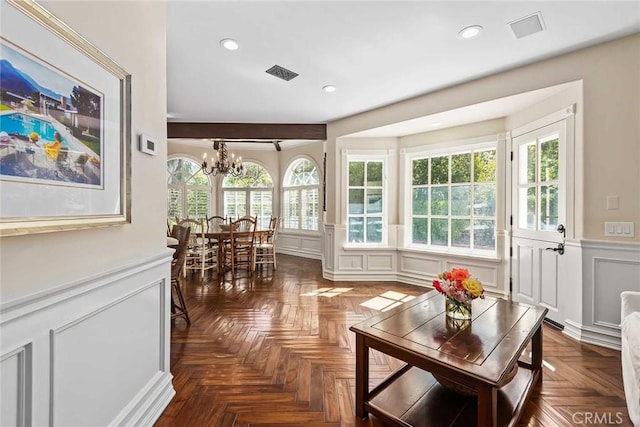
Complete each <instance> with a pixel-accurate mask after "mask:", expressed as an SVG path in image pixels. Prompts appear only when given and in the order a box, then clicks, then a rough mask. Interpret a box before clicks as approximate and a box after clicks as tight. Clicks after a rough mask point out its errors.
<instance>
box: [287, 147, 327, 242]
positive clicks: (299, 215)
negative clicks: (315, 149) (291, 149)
mask: <svg viewBox="0 0 640 427" xmlns="http://www.w3.org/2000/svg"><path fill="white" fill-rule="evenodd" d="M319 185H320V178H319V174H318V169H317V168H316V167H315V165H314V164H313V162H311V161H309V160H308V159H298V160H295V161H294V162H292V163H291V164H290V165H289V167H288V168H287V172H286V173H285V175H284V182H283V187H284V200H283V206H282V212H283V226H284V228H289V229H300V230H314V231H315V230H318V218H319V215H320V212H319V208H320V207H319V197H318V195H319V190H318V187H319Z"/></svg>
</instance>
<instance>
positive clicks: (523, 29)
mask: <svg viewBox="0 0 640 427" xmlns="http://www.w3.org/2000/svg"><path fill="white" fill-rule="evenodd" d="M509 26H510V27H511V31H513V34H514V35H515V36H516V38H517V39H521V38H523V37H526V36H530V35H531V34H535V33H539V32H540V31H542V30H544V29H545V28H544V21H543V20H542V14H541V13H540V12H536V13H534V14H533V15H529V16H525V17H524V18H520V19H516V20H515V21H511V22H509Z"/></svg>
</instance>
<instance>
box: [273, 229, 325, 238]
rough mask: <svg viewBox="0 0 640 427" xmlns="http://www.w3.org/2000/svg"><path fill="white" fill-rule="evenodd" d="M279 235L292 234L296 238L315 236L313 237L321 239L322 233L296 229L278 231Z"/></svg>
mask: <svg viewBox="0 0 640 427" xmlns="http://www.w3.org/2000/svg"><path fill="white" fill-rule="evenodd" d="M278 233H279V234H290V235H295V236H313V237H319V236H320V235H321V234H322V233H320V231H313V230H299V229H295V228H281V229H280V230H279V231H278Z"/></svg>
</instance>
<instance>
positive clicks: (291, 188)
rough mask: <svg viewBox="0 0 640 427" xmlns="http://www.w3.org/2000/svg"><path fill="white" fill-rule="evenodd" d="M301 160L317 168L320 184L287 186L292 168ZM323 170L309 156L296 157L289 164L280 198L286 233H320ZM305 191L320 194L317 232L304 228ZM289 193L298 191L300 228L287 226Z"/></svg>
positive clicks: (283, 227)
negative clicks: (303, 195) (303, 206)
mask: <svg viewBox="0 0 640 427" xmlns="http://www.w3.org/2000/svg"><path fill="white" fill-rule="evenodd" d="M299 160H307V161H309V162H311V164H313V166H314V167H315V169H316V171H317V173H318V183H317V184H311V185H296V186H288V185H287V181H286V179H287V178H288V176H289V175H290V174H291V173H292V172H291V171H290V169H291V166H292V165H293V164H294V163H296V162H298V161H299ZM321 179H322V177H321V169H320V167H318V164H317V163H316V162H315V161H314V160H313V159H312V158H311V157H308V156H297V157H294V158H293V159H291V161H290V162H289V164H288V165H287V167H286V169H285V172H284V174H283V176H282V197H281V198H280V200H281V201H282V202H281V205H282V206H281V214H280V215H281V217H282V224H283V226H282V230H283V231H284V230H286V231H295V232H301V233H313V234H317V233H318V232H319V231H320V215H321V213H322V206H321V203H322V200H321V198H320V197H321V193H320V185H321ZM303 190H316V191H317V192H318V215H317V217H316V224H317V228H316V229H315V230H311V229H306V228H302V227H301V225H302V195H301V193H302V191H303ZM287 191H296V192H297V194H298V200H299V206H300V209H299V211H298V228H289V227H286V226H285V221H284V218H285V210H286V209H287V206H286V205H285V193H286V192H287Z"/></svg>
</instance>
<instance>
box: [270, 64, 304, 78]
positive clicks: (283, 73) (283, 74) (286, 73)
mask: <svg viewBox="0 0 640 427" xmlns="http://www.w3.org/2000/svg"><path fill="white" fill-rule="evenodd" d="M266 72H267V74H271V75H272V76H275V77H277V78H279V79H282V80H285V81H289V80H291V79H293V78H295V77H298V73H294V72H293V71H290V70H287V69H286V68H284V67H281V66H279V65H274V66H273V67H271V68H269V69H268V70H267V71H266Z"/></svg>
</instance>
